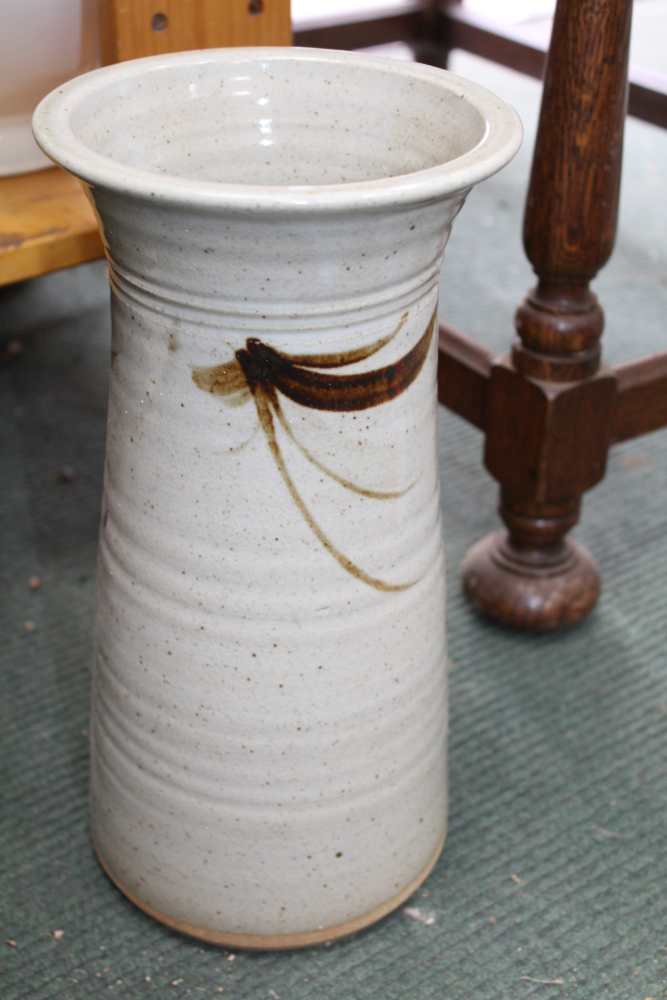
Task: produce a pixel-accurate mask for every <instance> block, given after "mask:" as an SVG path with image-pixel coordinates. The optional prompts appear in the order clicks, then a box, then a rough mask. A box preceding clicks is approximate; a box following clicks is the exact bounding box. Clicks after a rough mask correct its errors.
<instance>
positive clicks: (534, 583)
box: [308, 0, 667, 631]
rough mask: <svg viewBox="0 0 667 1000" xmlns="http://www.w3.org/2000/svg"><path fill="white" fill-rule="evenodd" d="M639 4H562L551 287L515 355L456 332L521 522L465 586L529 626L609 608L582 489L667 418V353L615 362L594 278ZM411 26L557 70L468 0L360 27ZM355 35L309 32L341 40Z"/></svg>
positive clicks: (545, 146)
mask: <svg viewBox="0 0 667 1000" xmlns="http://www.w3.org/2000/svg"><path fill="white" fill-rule="evenodd" d="M631 15H632V2H631V0H559V2H558V4H557V8H556V13H555V18H554V22H553V31H552V37H551V45H550V48H549V52H548V57H547V60H546V69H545V76H544V90H543V96H542V109H541V115H540V122H539V127H538V134H537V140H536V146H535V152H534V159H533V167H532V174H531V179H530V185H529V189H528V197H527V203H526V213H525V219H524V246H525V250H526V254H527V255H528V258H529V260H530V262H531V263H532V265H533V268H534V270H535V273H536V275H537V284H536V285H535V287H534V288H533V289H532V290H531V291H530V292H529V293H528V294H527V296H526V298H525V299H524V301H523V303H522V304H521V305H520V306H519V308H518V310H517V313H516V319H515V328H516V334H517V337H516V339H515V341H514V343H513V344H512V346H511V350H510V352H509V353H508V354H507V355H506V356H505V357H502V358H493V357H491V356H490V355H489V354H488V352H487V351H485V350H484V349H483V348H481V347H479V346H477V345H476V344H474V343H473V342H472V341H470V340H468V339H467V338H466V337H464V336H463V335H462V334H460V333H458V332H456V331H455V330H452V329H447V328H441V331H440V364H439V398H440V402H441V403H443V404H444V405H445V406H447V407H449V409H451V410H453V411H454V412H456V413H458V414H459V415H460V416H462V417H464V418H465V419H466V420H468V421H469V422H470V423H472V424H474V425H475V426H476V427H478V428H479V429H480V430H481V431H483V432H484V433H485V435H486V442H485V454H484V461H485V464H486V467H487V469H488V471H489V472H490V473H491V475H492V476H493V477H494V478H495V479H496V480H497V481H498V483H499V485H500V504H499V510H500V515H501V517H502V520H503V521H504V523H505V530H504V531H498V532H494V533H493V534H491V535H489V536H488V537H486V538H483V539H482V540H481V541H479V542H478V543H477V544H476V545H474V546H473V547H472V549H471V550H470V551H469V552H468V555H467V556H466V558H465V560H464V563H463V586H464V589H465V592H466V594H467V596H468V597H469V599H470V600H471V601H472V603H473V604H474V605H475V606H476V607H477V608H478V609H479V610H480V611H481V612H482V613H484V614H485V615H487V616H488V617H490V618H492V619H494V620H496V621H498V622H500V623H502V624H504V625H509V626H513V627H515V628H520V629H525V630H531V631H547V630H550V629H556V628H559V627H560V626H563V625H569V624H573V623H575V622H578V621H580V620H581V619H582V618H584V617H585V616H586V615H587V614H588V613H589V612H590V611H591V609H592V608H593V607H594V605H595V603H596V601H597V598H598V594H599V591H600V576H599V571H598V569H597V567H596V565H595V562H594V560H593V558H592V557H591V555H590V554H589V553H588V552H587V551H586V550H585V549H584V548H582V547H581V546H580V545H578V544H576V543H575V542H574V541H573V540H572V539H570V538H569V535H568V532H569V531H570V529H571V528H572V527H573V526H574V525H575V524H576V523H577V521H578V520H579V516H580V511H581V500H582V496H583V494H584V493H585V491H586V490H588V489H590V488H591V487H592V486H594V485H595V484H596V483H598V482H599V481H600V480H601V479H602V478H603V476H604V473H605V466H606V460H607V454H608V451H609V448H610V447H611V446H612V445H614V444H616V443H618V442H620V441H626V440H628V439H629V438H633V437H637V436H638V435H640V434H645V433H647V432H649V431H653V430H656V429H657V428H660V427H665V426H667V354H664V355H656V356H654V357H651V358H646V359H644V360H641V361H638V362H635V363H633V364H627V365H623V366H622V367H620V368H616V369H611V368H608V367H606V366H605V365H604V364H602V362H601V350H600V338H601V335H602V330H603V326H604V314H603V311H602V308H601V306H600V304H599V302H598V300H597V298H596V296H595V295H594V294H593V292H592V291H591V290H590V287H589V285H590V282H591V280H592V279H593V278H594V277H595V275H596V273H597V272H598V270H599V269H600V268H601V267H602V266H603V265H604V264H605V262H606V261H607V260H608V258H609V255H610V254H611V251H612V248H613V244H614V236H615V230H616V219H617V210H618V196H619V187H620V177H621V153H622V144H623V127H624V120H625V114H626V105H627V93H628V53H629V42H630V23H631ZM399 28H400V29H401V30H404V29H406V28H407V29H408V31H409V33H410V37H411V40H412V43H413V44H414V45H415V46H416V47H417V51H418V55H419V57H420V58H422V59H424V61H429V62H433V63H440V64H443V63H444V62H445V61H446V54H447V51H448V50H451V49H452V48H455V47H459V48H465V49H468V50H470V51H473V52H476V53H477V54H479V55H483V56H486V57H487V58H491V59H495V60H496V61H498V62H501V63H504V64H505V65H509V66H513V67H514V68H516V69H519V70H523V71H525V72H529V73H533V74H538V73H539V72H540V69H541V63H542V59H543V56H542V53H541V52H540V51H539V49H537V48H535V46H534V45H531V44H529V43H528V42H526V41H525V40H522V39H521V37H520V36H519V35H518V34H517V33H516V31H512V30H510V29H506V30H504V31H503V29H502V27H500V28H499V27H497V26H496V27H494V25H493V23H492V22H490V21H489V19H488V18H486V19H481V18H480V17H479V16H477V17H475V16H473V15H471V14H469V13H467V12H466V10H465V4H464V3H446V4H443V3H435V4H429V5H428V9H427V11H426V14H425V15H424V11H423V10H422V11H415V12H414V14H409V13H408V14H403V15H400V16H395V17H394V18H391V17H387V18H384V19H378V20H376V21H374V22H369V23H368V24H367V25H366V26H365V27H364V28H363V29H360V26H359V25H356V29H357V31H358V32H359V37H360V38H363V44H371V41H375V42H380V41H388V40H390V38H391V37H392V35H393V33H394V30H395V29H399ZM345 31H351V27H349V26H348V27H347V28H346V27H345V26H342V27H341V26H339V27H338V28H337V29H336V33H335V36H332V37H331V38H330V39H329V41H328V42H326V41H325V40H324V39H323V38H319V39H318V38H309V39H308V41H309V42H311V43H321V44H332V43H336V44H339V45H340V44H341V42H344V41H345ZM350 37H353V36H352V34H350ZM393 37H394V38H396V36H395V35H393ZM651 83H652V85H653V86H654V88H657V89H651V87H650V86H648V85H647V80H646V79H644V80H643V82H642V80H637V81H635V83H634V84H633V87H632V89H631V91H630V95H631V101H632V110H633V111H634V112H635V113H636V114H639V115H640V116H641V117H643V118H645V119H647V120H648V121H652V122H654V123H656V124H661V125H663V126H665V125H667V96H666V95H665V93H664V90H667V87H665V88H663V89H662V90H661V89H660V86H659V84H660V81H658V83H656V82H655V81H651Z"/></svg>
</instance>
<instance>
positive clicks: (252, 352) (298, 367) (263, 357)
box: [192, 310, 437, 591]
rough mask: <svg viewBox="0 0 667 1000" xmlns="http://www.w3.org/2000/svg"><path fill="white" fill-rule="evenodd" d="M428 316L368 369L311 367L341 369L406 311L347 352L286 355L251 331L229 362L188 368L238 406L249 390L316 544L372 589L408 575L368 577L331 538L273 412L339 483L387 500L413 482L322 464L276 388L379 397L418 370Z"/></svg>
mask: <svg viewBox="0 0 667 1000" xmlns="http://www.w3.org/2000/svg"><path fill="white" fill-rule="evenodd" d="M436 315H437V310H435V311H434V312H433V315H432V316H431V319H430V320H429V323H428V325H427V327H426V329H425V330H424V333H423V334H422V335H421V337H420V338H419V340H418V341H417V343H416V344H415V345H414V346H413V347H412V348H410V350H409V351H408V352H407V354H404V355H403V357H402V358H399V359H398V360H397V361H394V362H393V363H392V364H389V365H385V366H384V367H382V368H374V369H372V370H371V371H368V372H357V373H354V374H351V375H347V374H346V375H333V374H330V373H329V372H328V371H316V370H313V369H322V368H324V369H329V368H343V367H345V366H347V365H352V364H355V363H356V362H358V361H364V360H365V359H366V358H370V357H372V356H373V355H374V354H377V353H378V351H380V350H382V348H383V347H385V346H386V345H387V344H388V343H389V342H390V341H391V340H393V339H394V337H396V335H397V334H398V333H399V331H400V330H401V329H402V328H403V326H404V324H405V322H406V320H407V318H408V314H407V313H404V314H403V315H402V316H401V319H400V321H399V323H398V325H397V326H396V329H395V330H393V331H392V333H390V334H389V335H388V336H386V337H381V338H380V339H379V340H375V341H373V342H372V343H371V344H368V345H366V346H365V347H360V348H355V349H354V350H351V351H343V352H340V353H335V354H308V355H303V354H287V353H285V352H284V351H278V350H276V349H275V348H274V347H270V346H269V345H268V344H264V343H263V342H262V341H261V340H258V339H257V338H256V337H249V338H248V339H247V340H246V343H245V347H242V348H240V349H239V350H238V351H236V355H235V359H234V361H229V362H225V363H224V364H221V365H215V366H213V367H207V368H194V369H193V371H192V380H193V382H194V383H195V385H197V386H198V387H199V388H200V389H202V390H204V391H205V392H210V393H213V394H214V395H217V396H224V397H226V399H227V401H228V403H231V404H233V405H238V404H240V403H243V402H245V401H246V400H247V399H248V398H249V397H250V395H252V397H253V399H254V401H255V409H256V411H257V418H258V420H259V426H260V427H261V428H262V430H263V432H264V436H265V438H266V441H267V444H268V446H269V450H270V452H271V455H272V456H273V460H274V462H275V463H276V468H277V469H278V472H279V473H280V476H281V478H282V480H283V482H284V484H285V486H286V487H287V490H288V492H289V494H290V496H291V497H292V500H293V501H294V504H295V506H296V507H297V509H298V511H299V513H300V514H301V516H302V517H303V519H304V521H305V522H306V524H307V525H308V527H309V528H310V530H311V531H312V532H313V534H314V535H315V537H316V538H317V540H318V541H319V542H320V544H321V545H322V547H323V548H324V549H326V551H327V552H328V553H329V554H330V555H331V556H333V558H334V559H335V560H336V562H337V563H338V564H339V565H340V566H342V567H343V569H344V570H346V571H347V572H348V573H350V574H351V575H352V576H354V577H356V579H358V580H361V581H362V582H363V583H365V584H367V585H368V586H369V587H374V588H375V589H376V590H382V591H396V590H406V589H407V588H408V587H411V586H413V584H414V583H415V582H416V581H415V580H412V581H410V582H408V583H388V582H386V581H385V580H380V579H378V578H377V577H373V576H370V575H369V574H368V573H366V572H365V571H364V570H362V569H361V568H360V567H359V566H357V565H356V564H355V563H354V562H353V561H352V560H351V559H349V558H348V556H346V555H345V554H344V553H343V552H341V551H340V549H338V548H337V547H336V546H335V545H334V544H333V542H332V541H331V539H330V538H329V537H328V536H327V535H326V534H325V533H324V532H323V531H322V529H321V527H320V526H319V524H318V523H317V521H316V520H315V518H314V517H313V515H312V513H311V511H310V510H309V508H308V507H307V505H306V504H305V502H304V500H303V498H302V497H301V494H300V493H299V491H298V489H297V488H296V485H295V483H294V481H293V479H292V477H291V476H290V473H289V470H288V468H287V465H286V464H285V460H284V457H283V454H282V451H281V448H280V444H279V442H278V438H277V436H276V428H275V422H274V417H275V418H276V419H277V421H278V423H279V424H280V425H281V427H282V428H283V430H284V432H285V434H286V435H287V436H288V437H289V438H290V440H291V441H292V442H293V443H294V444H295V445H296V446H297V448H298V449H299V450H300V451H301V453H302V454H303V455H304V457H305V458H306V459H307V460H308V461H309V462H311V463H312V464H313V465H314V466H316V468H318V469H319V470H320V471H321V472H323V473H325V475H327V476H329V477H330V478H331V479H333V480H335V482H337V483H338V484H339V485H340V486H343V487H344V488H345V489H348V490H352V491H353V492H354V493H358V494H359V495H361V496H365V497H369V498H370V499H373V500H392V499H395V498H397V497H400V496H403V495H404V494H405V493H406V492H407V491H408V490H409V489H411V487H412V485H413V484H412V483H411V484H410V485H409V486H408V487H406V488H405V489H403V490H371V489H367V488H365V487H363V486H359V485H358V484H356V483H353V482H352V481H351V480H349V479H346V478H344V477H343V476H340V475H339V474H338V473H336V472H334V471H333V470H332V469H329V468H328V467H327V466H326V465H324V464H323V463H322V462H320V461H319V459H317V458H316V457H315V455H313V454H312V452H310V451H309V450H308V449H307V448H306V447H305V445H303V444H302V443H301V442H300V441H299V440H298V438H297V437H296V435H295V434H294V431H293V430H292V427H291V425H290V423H289V421H288V420H287V417H286V416H285V412H284V410H283V408H282V405H281V402H280V397H279V393H282V394H283V395H284V396H287V397H288V398H289V399H291V400H293V401H294V402H295V403H298V404H299V405H300V406H307V407H310V408H311V409H317V410H328V411H333V412H339V413H343V412H350V411H353V410H367V409H370V408H371V407H374V406H380V405H381V404H382V403H387V402H389V401H390V400H392V399H395V398H396V396H400V394H401V393H402V392H405V390H406V389H407V388H408V386H410V385H411V384H412V383H413V382H414V380H415V379H416V378H417V376H418V375H419V372H420V371H421V369H422V366H423V364H424V361H425V359H426V356H427V354H428V349H429V346H430V344H431V340H432V339H433V331H434V329H435V324H436Z"/></svg>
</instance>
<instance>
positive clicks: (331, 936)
mask: <svg viewBox="0 0 667 1000" xmlns="http://www.w3.org/2000/svg"><path fill="white" fill-rule="evenodd" d="M444 845H445V837H443V838H442V839H441V840H440V841H439V843H438V845H437V847H436V849H435V851H434V852H433V854H432V855H431V857H430V858H429V860H428V862H427V863H426V865H425V866H424V867H423V868H422V870H421V871H420V872H419V874H418V875H417V876H416V877H415V878H414V879H412V881H411V882H409V883H408V884H407V885H406V886H404V887H403V888H402V889H401V891H400V892H398V893H396V895H395V896H392V897H391V899H388V900H386V901H385V902H384V903H380V905H379V906H376V907H374V908H373V909H372V910H369V911H368V912H367V913H363V914H361V916H358V917H353V918H352V919H351V920H346V921H344V923H342V924H336V925H335V926H334V927H325V928H317V929H316V930H313V931H300V932H299V933H296V934H238V933H227V932H225V931H215V930H211V929H209V928H207V927H195V926H193V925H192V924H188V923H185V922H184V921H182V920H175V919H174V918H173V917H170V916H169V915H168V914H166V913H161V912H160V911H159V910H156V909H154V908H153V907H152V906H150V905H149V904H148V903H145V902H144V901H143V900H142V899H140V898H139V897H138V896H137V895H136V894H135V893H134V892H131V891H130V890H129V889H128V888H127V887H126V886H125V885H123V883H122V882H121V881H119V879H117V878H116V877H115V875H114V874H113V872H112V871H111V869H110V868H109V866H108V865H107V863H106V861H105V860H104V858H103V857H102V855H101V854H100V852H99V850H98V848H97V846H96V845H95V844H93V847H94V849H95V854H96V855H97V860H98V862H99V864H100V866H101V868H102V870H103V871H104V873H105V874H106V875H107V877H108V878H109V879H110V880H111V882H113V884H114V885H115V886H116V888H117V889H120V891H121V892H122V893H123V895H124V896H126V897H127V899H129V900H130V902H131V903H134V905H135V906H137V907H138V908H139V909H140V910H143V912H144V913H146V914H148V916H149V917H153V919H154V920H157V921H159V922H160V923H161V924H166V925H167V927H171V928H172V930H175V931H179V932H180V933H181V934H187V935H189V936H190V937H194V938H199V940H201V941H206V942H207V943H208V944H217V945H221V946H222V947H225V948H233V949H237V948H238V949H247V950H249V951H276V950H280V951H282V950H287V949H290V948H307V947H309V946H310V945H316V944H323V943H324V942H325V941H335V940H337V939H338V938H343V937H348V936H349V935H350V934H355V933H356V932H357V931H360V930H363V929H364V928H365V927H369V926H370V925H371V924H374V923H376V922H377V921H378V920H381V919H382V918H383V917H386V916H387V915H388V914H389V913H391V912H392V910H395V909H396V908H397V907H399V906H400V905H401V903H404V902H405V901H406V900H407V899H408V898H409V897H410V896H411V895H412V894H413V892H415V891H416V890H417V889H418V888H419V886H420V885H421V884H422V882H424V881H425V880H426V879H427V878H428V876H429V875H430V874H431V871H432V870H433V868H434V866H435V864H436V862H437V860H438V858H439V857H440V855H441V853H442V849H443V847H444Z"/></svg>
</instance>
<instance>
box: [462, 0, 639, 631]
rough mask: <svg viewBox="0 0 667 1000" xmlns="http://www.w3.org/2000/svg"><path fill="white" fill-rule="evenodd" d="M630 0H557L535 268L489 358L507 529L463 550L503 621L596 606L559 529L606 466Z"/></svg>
mask: <svg viewBox="0 0 667 1000" xmlns="http://www.w3.org/2000/svg"><path fill="white" fill-rule="evenodd" d="M631 9H632V4H631V0H559V3H558V5H557V8H556V14H555V18H554V27H553V36H552V42H551V49H550V54H549V60H548V64H547V70H546V75H545V81H544V90H543V97H542V108H541V113H540V121H539V126H538V133H537V139H536V146H535V154H534V159H533V167H532V172H531V179H530V185H529V189H528V197H527V202H526V214H525V220H524V246H525V249H526V253H527V255H528V258H529V259H530V261H531V263H532V265H533V268H534V270H535V272H536V274H537V278H538V282H537V285H536V286H535V288H534V289H533V290H532V291H531V292H530V293H529V294H528V296H527V297H526V299H525V300H524V302H523V303H522V305H521V306H520V307H519V309H518V311H517V315H516V330H517V333H518V339H517V340H516V341H515V343H514V345H513V348H512V353H511V356H509V357H507V358H504V359H500V360H499V361H497V362H495V363H494V365H493V369H492V373H491V377H490V380H489V384H488V390H487V412H486V447H485V463H486V466H487V468H488V469H489V471H490V472H491V473H492V475H493V476H494V477H495V478H496V479H497V480H498V482H499V483H500V485H501V504H500V512H501V515H502V518H503V520H504V522H505V524H506V526H507V533H506V534H502V533H498V534H495V535H493V536H491V537H489V538H487V539H484V540H483V541H482V543H480V544H478V545H477V546H476V547H475V548H474V549H473V550H472V551H471V552H470V553H469V554H468V556H467V557H466V560H465V562H464V567H463V580H464V588H465V590H466V593H467V594H468V596H469V598H470V599H471V600H472V601H473V603H474V604H475V605H476V606H477V607H478V608H479V609H480V610H481V611H482V612H483V613H484V614H486V615H488V616H490V617H492V618H495V619H496V620H498V621H501V622H503V623H504V624H509V625H513V626H515V627H519V628H525V629H531V630H548V629H552V628H557V627H559V626H561V625H562V624H564V623H573V622H575V621H577V620H579V619H581V618H582V617H584V616H585V615H587V614H588V613H589V611H590V610H591V609H592V607H593V606H594V604H595V602H596V600H597V596H598V592H599V579H598V577H597V573H596V570H595V566H594V563H593V561H592V559H591V558H590V557H589V556H588V555H587V554H586V553H584V551H583V550H582V549H581V548H580V547H575V546H574V544H573V543H572V542H571V541H570V540H569V539H568V537H567V533H568V531H569V530H570V528H572V527H573V525H574V524H576V522H577V520H578V517H579V509H580V503H581V495H582V493H583V492H584V491H585V490H587V489H590V487H591V486H593V485H595V483H597V482H599V480H600V479H601V478H602V476H603V475H604V470H605V464H606V457H607V451H608V449H609V445H610V443H611V435H612V426H613V419H614V412H615V406H616V394H617V380H616V377H615V375H614V373H613V372H610V371H606V370H600V345H599V341H600V336H601V334H602V330H603V325H604V317H603V313H602V309H601V307H600V305H599V303H598V301H597V298H596V297H595V295H594V294H593V293H592V292H591V290H590V288H589V283H590V281H591V280H592V279H593V277H594V276H595V274H596V273H597V271H598V270H599V268H601V267H602V266H603V265H604V263H605V262H606V261H607V259H608V258H609V255H610V253H611V251H612V248H613V244H614V236H615V231H616V218H617V211H618V196H619V187H620V177H621V155H622V143H623V125H624V120H625V110H626V96H627V65H628V51H629V38H630V19H631Z"/></svg>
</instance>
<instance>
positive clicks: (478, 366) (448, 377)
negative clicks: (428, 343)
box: [438, 326, 492, 431]
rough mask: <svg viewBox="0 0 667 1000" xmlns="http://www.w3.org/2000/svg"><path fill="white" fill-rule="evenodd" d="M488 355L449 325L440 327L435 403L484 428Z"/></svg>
mask: <svg viewBox="0 0 667 1000" xmlns="http://www.w3.org/2000/svg"><path fill="white" fill-rule="evenodd" d="M491 364H492V358H491V355H490V354H489V353H488V351H486V350H485V349H484V348H483V347H480V346H479V344H475V343H474V341H472V340H469V339H468V338H467V337H464V336H463V334H462V333H458V332H457V331H456V330H452V329H451V328H450V327H446V326H441V327H440V336H439V341H438V402H440V403H442V405H443V406H446V407H447V409H448V410H452V412H453V413H457V414H458V415H459V417H463V419H464V420H467V421H468V423H469V424H474V425H475V427H479V429H480V430H481V431H483V430H485V429H486V406H487V397H488V388H489V380H490V377H491Z"/></svg>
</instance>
